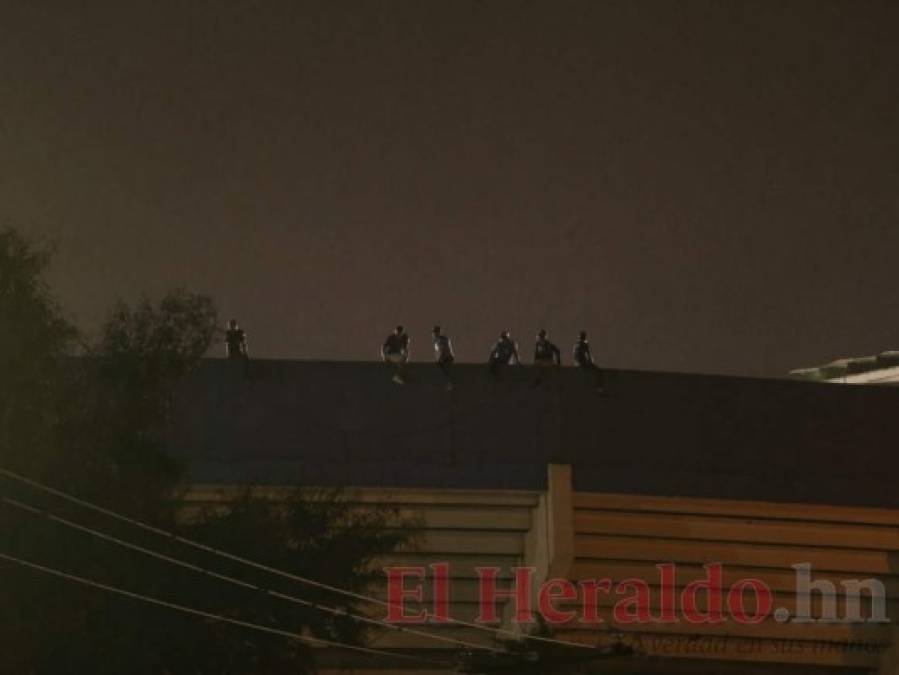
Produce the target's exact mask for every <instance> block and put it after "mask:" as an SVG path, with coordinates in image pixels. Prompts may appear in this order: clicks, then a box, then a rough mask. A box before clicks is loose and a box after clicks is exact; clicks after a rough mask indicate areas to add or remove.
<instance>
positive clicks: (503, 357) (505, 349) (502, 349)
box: [490, 338, 518, 364]
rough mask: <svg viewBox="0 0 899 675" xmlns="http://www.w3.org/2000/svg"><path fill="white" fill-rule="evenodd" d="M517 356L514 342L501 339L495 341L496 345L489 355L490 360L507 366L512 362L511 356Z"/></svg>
mask: <svg viewBox="0 0 899 675" xmlns="http://www.w3.org/2000/svg"><path fill="white" fill-rule="evenodd" d="M517 354H518V350H517V349H516V347H515V342H514V341H512V340H507V339H505V338H503V339H500V340H497V342H496V344H495V345H493V351H492V352H491V353H490V360H491V361H495V362H497V363H506V364H507V363H509V362H510V361H511V360H512V356H513V355H515V356H516V357H517Z"/></svg>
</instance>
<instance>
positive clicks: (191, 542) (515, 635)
mask: <svg viewBox="0 0 899 675" xmlns="http://www.w3.org/2000/svg"><path fill="white" fill-rule="evenodd" d="M0 475H4V476H6V477H7V478H11V479H13V480H16V481H19V482H21V483H24V484H25V485H28V486H30V487H32V488H34V489H35V490H40V491H41V492H46V493H48V494H51V495H54V496H56V497H59V498H61V499H64V500H66V501H68V502H71V503H73V504H77V505H78V506H81V507H83V508H86V509H90V510H91V511H95V512H97V513H102V514H103V515H105V516H108V517H110V518H114V519H116V520H119V521H121V522H124V523H128V524H129V525H133V526H134V527H138V528H140V529H142V530H145V531H147V532H152V533H153V534H156V535H159V536H161V537H166V538H168V539H170V540H172V541H177V542H179V543H182V544H184V545H186V546H190V547H192V548H195V549H198V550H200V551H205V552H206V553H211V554H212V555H216V556H219V557H221V558H225V559H227V560H231V561H233V562H237V563H240V564H242V565H247V566H248V567H253V568H255V569H258V570H262V571H264V572H268V573H270V574H274V575H276V576H280V577H283V578H285V579H290V580H291V581H295V582H297V583H301V584H306V585H308V586H313V587H315V588H320V589H322V590H325V591H330V592H332V593H337V594H338V595H343V596H345V597H349V598H354V599H356V600H360V601H362V602H370V603H373V604H376V605H380V606H381V607H388V608H389V607H390V603H389V602H387V601H385V600H381V599H379V598H374V597H371V596H368V595H364V594H362V593H357V592H355V591H350V590H347V589H344V588H339V587H337V586H332V585H330V584H326V583H324V582H321V581H315V580H314V579H309V578H307V577H303V576H300V575H298V574H292V573H290V572H285V571H283V570H279V569H277V568H275V567H271V566H269V565H265V564H263V563H259V562H256V561H254V560H250V559H248V558H243V557H241V556H238V555H235V554H233V553H228V552H227V551H222V550H220V549H217V548H214V547H212V546H208V545H207V544H202V543H200V542H197V541H194V540H192V539H188V538H187V537H182V536H180V535H178V534H175V533H174V532H169V531H168V530H163V529H161V528H158V527H155V526H153V525H149V524H147V523H144V522H142V521H140V520H136V519H134V518H130V517H128V516H125V515H122V514H120V513H117V512H115V511H111V510H110V509H106V508H103V507H102V506H98V505H96V504H94V503H92V502H89V501H86V500H84V499H79V498H78V497H74V496H72V495H70V494H68V493H66V492H63V491H61V490H57V489H56V488H52V487H50V486H48V485H44V484H43V483H40V482H38V481H36V480H33V479H31V478H26V477H25V476H22V475H20V474H18V473H15V472H14V471H10V470H9V469H6V468H3V467H0ZM423 611H424V613H425V618H427V619H433V618H435V615H434V614H433V613H431V612H429V611H428V610H426V609H425V610H423ZM439 622H440V623H450V624H454V625H457V626H465V627H466V628H472V629H474V630H479V631H483V632H488V633H493V634H494V635H504V636H507V637H510V638H512V639H515V640H520V639H527V640H535V641H538V642H546V643H550V644H557V645H562V646H565V647H577V648H579V649H595V647H591V646H589V645H584V644H580V643H577V642H568V641H566V640H556V639H554V638H547V637H542V636H539V635H528V634H526V633H515V632H513V631H510V630H506V629H503V628H494V627H492V626H485V625H483V624H478V623H473V622H470V621H462V620H460V619H454V618H452V617H449V618H448V619H446V618H444V617H440V618H439Z"/></svg>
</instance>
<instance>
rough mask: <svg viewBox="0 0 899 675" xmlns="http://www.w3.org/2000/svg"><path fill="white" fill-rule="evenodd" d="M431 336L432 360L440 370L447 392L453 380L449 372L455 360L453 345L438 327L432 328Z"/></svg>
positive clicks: (451, 386)
mask: <svg viewBox="0 0 899 675" xmlns="http://www.w3.org/2000/svg"><path fill="white" fill-rule="evenodd" d="M431 335H432V336H433V338H434V359H435V360H436V362H437V367H438V368H440V372H442V373H443V377H444V378H445V379H446V389H447V391H449V390H451V389H452V388H453V378H452V373H451V372H450V370H451V367H452V365H453V361H455V360H456V358H455V355H454V354H453V344H452V342H450V339H449V338H448V337H447V336H446V335H444V334H443V332H442V330H441V329H440V326H434V330H432V331H431Z"/></svg>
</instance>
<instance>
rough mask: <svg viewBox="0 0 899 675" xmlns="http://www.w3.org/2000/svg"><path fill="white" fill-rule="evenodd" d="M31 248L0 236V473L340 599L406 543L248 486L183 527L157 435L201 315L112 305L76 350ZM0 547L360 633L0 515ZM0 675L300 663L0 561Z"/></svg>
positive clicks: (196, 343) (315, 500)
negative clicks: (315, 585) (316, 584)
mask: <svg viewBox="0 0 899 675" xmlns="http://www.w3.org/2000/svg"><path fill="white" fill-rule="evenodd" d="M48 261H49V251H48V249H47V248H46V247H41V246H37V245H35V244H33V243H31V242H29V241H28V240H26V239H25V238H24V237H22V236H21V235H20V234H18V233H17V232H16V231H14V230H11V229H4V230H0V466H3V467H6V468H10V469H12V470H15V471H18V472H20V473H24V474H27V475H29V476H32V477H35V478H37V479H38V480H40V481H43V482H45V483H48V484H50V485H53V486H55V487H58V488H60V489H62V490H65V491H67V492H69V493H72V494H75V495H77V496H80V497H83V498H85V499H88V500H90V501H93V502H95V503H98V504H100V505H102V506H104V507H107V508H110V509H112V510H115V511H118V512H121V513H124V514H126V515H129V516H131V517H135V518H138V519H141V520H145V521H149V522H151V523H154V524H156V525H159V526H162V527H165V528H172V529H176V530H179V531H182V532H183V533H185V534H188V535H189V536H191V537H193V538H196V539H199V540H201V541H203V542H205V543H207V544H209V545H212V546H215V547H220V548H222V549H225V550H228V551H231V552H234V553H236V554H239V555H241V556H244V557H247V558H252V559H258V560H259V561H261V562H263V563H265V564H268V565H270V566H273V567H277V568H280V569H284V570H285V571H289V572H292V573H295V574H300V575H303V576H308V577H311V578H315V579H319V580H321V581H324V582H325V583H329V584H332V585H335V586H341V587H349V588H354V589H357V590H362V589H364V588H365V586H366V584H367V583H368V581H369V580H370V578H371V576H370V575H371V574H372V572H371V570H370V566H371V563H372V561H373V560H374V559H375V558H376V557H377V556H380V555H383V554H384V553H387V552H389V551H391V550H392V549H394V548H395V547H396V546H397V545H398V544H400V543H401V542H403V541H405V540H406V539H407V536H406V534H405V533H406V532H407V531H408V529H403V527H402V525H404V524H403V523H401V522H399V521H398V519H397V518H396V514H394V513H393V512H391V511H389V510H386V509H379V508H372V509H367V510H364V511H361V510H359V509H357V508H355V507H353V505H352V503H351V502H349V501H347V499H346V498H345V496H343V495H341V494H339V493H316V494H308V493H305V492H299V491H298V492H296V493H294V494H293V495H292V496H291V497H290V499H288V500H286V501H284V500H281V501H278V502H276V501H272V500H271V499H267V498H265V496H264V495H257V494H255V493H254V492H253V491H252V490H250V489H248V490H247V491H246V493H245V494H243V495H242V496H241V497H240V498H238V499H237V500H235V501H230V502H220V503H219V504H218V506H216V507H215V508H203V509H200V510H199V511H198V512H195V513H193V514H192V516H191V517H190V518H189V519H187V520H185V518H184V509H183V506H182V504H183V502H180V501H179V497H180V496H181V495H182V493H183V490H184V489H185V485H184V484H183V478H184V467H182V466H181V465H180V464H179V463H178V462H176V461H175V460H173V459H172V458H171V457H169V456H168V455H167V454H166V453H165V451H164V446H163V443H162V436H161V432H162V430H163V428H164V426H165V423H166V420H167V418H168V415H169V413H170V409H171V405H172V400H173V399H172V394H173V386H174V385H175V384H176V383H177V381H178V380H179V378H182V377H184V376H186V375H188V374H190V373H191V372H192V370H193V369H194V368H195V367H196V366H197V365H198V363H199V360H200V358H201V357H202V356H203V355H204V354H205V353H206V351H207V349H208V347H209V345H210V342H211V340H212V339H213V337H214V335H215V331H216V325H217V318H216V312H215V308H214V306H213V304H212V302H211V301H210V300H209V299H208V298H205V297H203V296H198V295H194V294H191V293H188V292H186V291H183V290H178V291H173V292H171V293H169V294H167V295H166V296H165V297H164V298H163V299H162V300H161V301H159V302H157V303H153V302H151V301H149V300H142V301H140V302H138V303H137V304H136V305H134V306H129V305H126V304H123V303H119V304H118V305H116V307H115V308H114V309H113V311H112V312H111V313H110V316H109V319H108V321H107V322H106V324H105V325H104V327H103V329H102V331H101V333H100V336H99V338H98V339H97V340H96V342H95V343H94V344H88V343H86V342H85V341H83V340H80V339H79V336H78V333H77V331H76V330H75V328H74V327H73V326H72V324H71V323H69V322H68V321H67V320H66V318H65V317H64V315H63V314H62V312H61V311H60V309H59V306H58V305H57V303H56V301H55V300H54V299H53V297H52V295H51V293H50V291H49V289H48V288H47V286H46V285H45V284H44V282H43V281H42V274H43V272H44V271H45V269H46V265H47V263H48ZM0 497H11V498H14V499H17V500H20V501H22V502H26V503H28V504H32V505H35V506H38V507H42V508H46V509H49V510H50V511H52V512H53V513H54V514H57V515H60V516H62V517H65V518H69V519H71V520H73V521H76V522H78V523H81V524H84V525H87V526H89V527H93V528H96V529H98V530H102V531H104V532H106V533H108V534H111V535H113V536H117V537H120V538H122V539H126V540H129V541H132V542H134V543H136V544H139V545H142V546H145V547H147V548H150V549H153V550H158V551H160V552H163V553H166V554H168V555H171V556H173V557H176V558H179V559H183V560H185V561H188V562H191V563H193V564H196V565H198V566H201V567H204V568H210V569H213V570H215V571H217V572H220V573H224V574H230V575H233V576H235V577H239V578H242V579H246V580H248V581H250V582H252V583H256V584H258V585H260V586H263V587H265V588H271V589H273V590H279V591H282V592H285V593H290V594H293V595H302V596H304V597H309V598H310V599H313V600H316V601H319V602H321V603H322V604H329V605H332V606H338V607H342V608H344V609H350V604H348V602H347V601H346V599H345V598H344V599H341V598H340V597H339V596H336V597H334V596H331V595H330V594H323V592H321V591H316V590H315V589H310V588H304V587H302V586H298V585H297V584H295V583H292V582H289V581H285V580H283V579H279V578H278V577H272V576H271V575H266V574H262V573H260V572H254V571H252V570H249V571H248V570H246V569H244V568H241V567H238V566H235V565H234V564H228V563H227V561H223V560H222V559H220V558H216V557H213V556H209V555H208V554H203V553H202V552H198V551H196V550H194V549H190V548H187V547H185V546H184V545H181V544H177V543H175V542H171V541H168V540H166V539H163V538H160V537H158V536H156V535H153V534H149V533H146V532H141V531H140V530H134V529H132V528H130V527H129V526H127V525H124V524H122V523H119V522H116V521H114V520H111V519H109V518H106V517H104V516H102V515H99V514H96V513H91V512H89V511H84V510H81V509H79V508H78V507H75V506H73V505H71V504H68V503H66V502H64V501H62V500H60V499H56V498H52V497H47V496H46V495H42V494H40V493H36V492H34V491H32V490H30V489H28V488H26V487H24V486H22V485H19V484H17V483H15V482H13V481H11V480H9V479H7V478H2V477H0ZM0 552H2V553H6V554H9V555H14V556H17V557H20V558H24V559H27V560H31V561H33V562H36V563H39V564H42V565H46V566H48V567H52V568H56V569H61V570H65V571H68V572H71V573H73V574H78V575H81V576H84V577H88V578H91V579H95V580H98V581H101V582H104V583H107V584H111V585H114V586H119V587H121V588H125V589H128V590H131V591H134V592H137V593H141V594H144V595H149V596H154V597H158V598H161V599H164V600H168V601H171V602H175V603H179V604H184V605H189V606H192V607H196V608H198V609H203V610H205V611H209V612H212V613H215V614H222V615H227V616H230V617H233V618H236V619H240V620H243V621H250V622H256V623H262V624H265V625H268V626H272V627H277V628H280V629H283V630H289V631H292V632H295V633H308V634H311V635H318V636H321V637H328V638H331V639H339V640H342V641H344V640H345V641H351V642H358V641H362V640H364V638H365V631H364V630H363V628H362V627H361V626H360V625H358V624H356V623H355V622H352V621H349V620H347V619H335V618H334V617H331V616H329V615H328V614H324V613H322V612H318V611H313V610H310V609H309V608H307V607H303V606H300V605H296V604H291V603H286V602H279V601H277V600H274V599H272V598H271V597H266V596H265V595H264V594H261V593H259V592H252V591H248V590H245V589H240V588H237V587H234V586H230V585H227V584H224V583H223V582H221V581H218V580H215V579H212V578H209V577H208V576H204V575H197V574H195V573H193V572H191V571H189V570H185V569H180V568H177V567H173V566H171V565H168V564H166V563H164V562H161V561H158V560H154V559H152V558H148V557H146V556H142V555H140V554H139V553H136V552H133V551H128V550H125V549H122V548H120V547H116V546H114V545H113V544H110V543H109V542H104V541H102V540H98V539H95V538H92V537H90V536H89V535H87V534H84V533H82V532H77V531H74V530H71V529H68V528H65V527H63V526H62V525H60V524H58V523H54V522H52V521H51V520H49V519H47V518H44V517H41V516H39V515H33V514H28V513H23V512H21V511H19V510H16V509H14V508H13V507H11V506H10V505H9V504H8V503H3V502H0ZM0 599H2V609H0V645H2V647H3V648H2V649H0V674H2V675H6V674H7V673H10V674H12V673H15V674H17V675H19V674H22V675H57V674H60V675H61V674H67V675H68V674H71V673H92V674H94V675H107V674H108V675H113V674H115V675H120V674H121V673H130V674H135V675H164V674H170V675H201V674H202V675H226V674H229V675H230V674H232V673H233V674H235V675H237V674H240V675H250V674H253V675H269V674H271V675H276V674H277V675H280V674H281V673H288V672H290V673H302V672H307V671H308V670H309V669H310V668H311V665H312V664H311V661H310V658H309V650H308V649H307V648H305V647H303V646H302V645H301V644H300V643H298V642H295V641H291V640H289V639H286V638H283V637H277V636H271V635H264V634H260V633H254V632H250V631H248V630H246V629H242V628H238V627H234V626H227V625H223V624H221V623H216V622H213V621H209V620H203V619H200V618H197V617H191V616H184V615H179V614H177V613H175V612H173V611H171V610H166V609H162V608H157V607H152V606H147V605H142V604H140V603H138V602H136V601H135V600H131V599H127V598H120V597H116V596H112V595H108V594H104V593H103V592H102V591H99V590H96V589H89V588H82V587H79V586H77V585H74V584H72V583H70V582H66V581H63V580H59V579H54V578H51V577H47V576H43V575H41V574H40V573H38V572H35V571H32V570H27V569H22V568H20V567H18V566H15V565H13V564H10V563H6V562H3V561H0Z"/></svg>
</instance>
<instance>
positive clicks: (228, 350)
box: [225, 319, 249, 359]
mask: <svg viewBox="0 0 899 675" xmlns="http://www.w3.org/2000/svg"><path fill="white" fill-rule="evenodd" d="M225 355H226V356H227V357H228V358H229V359H246V358H248V357H249V353H248V352H247V334H246V333H245V332H244V330H243V328H241V327H240V326H238V325H237V320H236V319H231V320H230V321H229V322H228V330H226V331H225Z"/></svg>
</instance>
